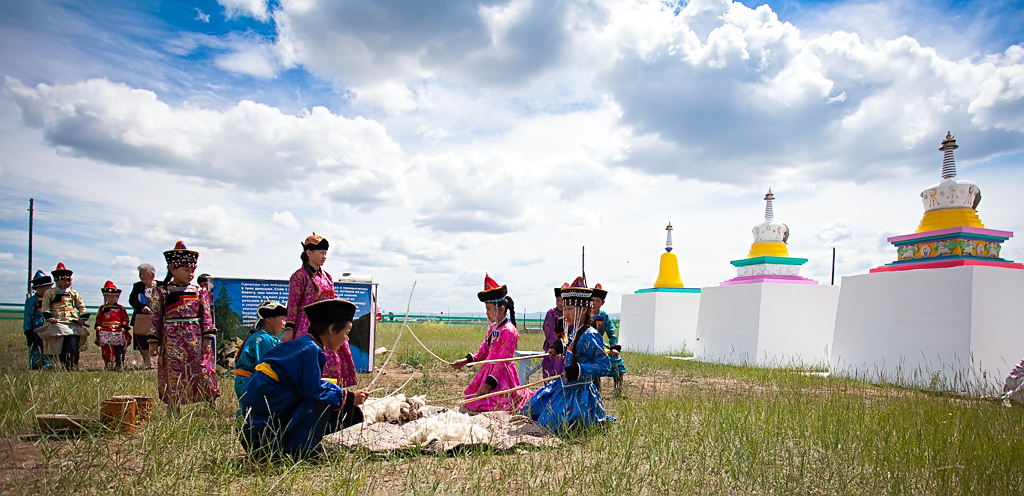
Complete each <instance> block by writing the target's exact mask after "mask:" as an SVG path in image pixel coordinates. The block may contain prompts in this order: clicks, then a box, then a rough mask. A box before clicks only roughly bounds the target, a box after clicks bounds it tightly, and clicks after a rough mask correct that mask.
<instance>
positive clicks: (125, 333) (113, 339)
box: [96, 281, 132, 370]
mask: <svg viewBox="0 0 1024 496" xmlns="http://www.w3.org/2000/svg"><path fill="white" fill-rule="evenodd" d="M100 291H101V292H103V306H101V307H100V310H99V312H98V313H97V314H96V345H97V346H99V347H100V349H101V350H102V351H103V368H105V369H106V370H121V368H123V367H124V352H125V349H126V348H127V347H128V345H130V344H131V343H132V335H131V333H130V332H129V330H130V329H131V327H130V326H129V325H128V322H129V319H128V312H127V311H126V310H125V309H124V307H123V306H121V305H120V304H119V303H118V302H117V299H118V297H120V296H121V290H120V289H117V286H115V285H114V283H113V282H111V281H107V283H106V284H104V285H103V289H101V290H100Z"/></svg>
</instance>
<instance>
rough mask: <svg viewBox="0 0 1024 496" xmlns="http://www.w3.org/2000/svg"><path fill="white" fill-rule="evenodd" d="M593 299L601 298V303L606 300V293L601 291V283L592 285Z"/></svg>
mask: <svg viewBox="0 0 1024 496" xmlns="http://www.w3.org/2000/svg"><path fill="white" fill-rule="evenodd" d="M594 297H595V298H601V300H602V301H603V300H606V299H608V292H607V291H605V290H604V289H601V283H597V284H595V285H594Z"/></svg>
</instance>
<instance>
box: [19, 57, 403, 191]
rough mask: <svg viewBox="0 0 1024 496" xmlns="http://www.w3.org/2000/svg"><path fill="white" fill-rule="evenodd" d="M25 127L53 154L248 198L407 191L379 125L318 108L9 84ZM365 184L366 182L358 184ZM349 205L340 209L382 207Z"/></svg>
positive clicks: (121, 89) (85, 85)
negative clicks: (294, 110) (205, 184)
mask: <svg viewBox="0 0 1024 496" xmlns="http://www.w3.org/2000/svg"><path fill="white" fill-rule="evenodd" d="M6 83H7V87H8V88H9V89H10V90H11V91H12V92H13V93H14V95H15V100H16V102H17V103H18V105H19V107H20V109H21V111H22V115H23V116H24V118H25V121H26V122H27V123H28V124H29V125H31V126H34V127H38V128H41V129H43V134H44V136H45V138H46V140H47V141H48V142H49V143H50V144H51V145H52V146H54V147H55V148H57V150H58V152H59V153H61V154H64V155H68V156H82V157H88V158H91V159H94V160H99V161H103V162H107V163H111V164H115V165H121V166H125V167H143V168H151V169H158V170H163V171H166V172H169V173H172V174H179V175H185V176H193V177H198V178H203V179H209V180H215V181H219V182H224V183H230V184H238V185H242V186H244V187H248V188H253V189H264V188H268V187H269V185H271V184H275V185H280V184H281V179H282V178H285V185H288V184H290V182H291V181H294V180H295V179H296V178H309V176H312V175H316V174H318V173H322V174H328V173H329V174H331V175H333V176H338V175H341V176H346V175H348V176H352V177H363V176H367V175H369V176H373V177H374V178H376V181H377V184H379V186H380V188H381V189H384V188H386V189H387V190H389V191H391V190H395V189H400V188H402V187H403V179H402V178H403V174H402V172H403V168H404V165H403V161H402V151H401V148H400V147H399V146H398V145H397V144H396V143H395V142H394V141H393V140H392V139H391V138H390V137H389V136H388V135H387V132H386V131H385V129H384V127H383V126H382V125H381V124H379V123H378V122H375V121H372V120H368V119H364V118H362V117H356V118H353V119H348V118H345V117H342V116H340V115H336V114H333V113H331V112H330V111H329V110H327V109H326V108H323V107H314V108H313V109H312V110H311V111H304V112H302V113H301V114H300V115H286V114H283V113H282V112H281V111H280V110H279V109H277V108H273V107H270V106H267V105H264V104H260V103H255V102H251V101H242V102H239V103H238V104H237V105H235V106H234V107H231V108H229V109H227V110H223V111H218V110H212V109H204V108H198V107H195V106H192V105H190V104H188V103H185V104H182V105H180V106H170V105H168V104H166V103H164V102H162V101H160V100H159V99H157V97H156V95H155V94H154V93H152V92H150V91H146V90H140V89H134V88H130V87H128V86H127V85H124V84H116V83H111V82H109V81H106V80H103V79H92V80H88V81H83V82H80V83H76V84H69V85H54V86H50V85H46V84H40V85H37V86H35V87H28V86H25V85H24V84H22V83H21V82H20V81H18V80H16V79H12V78H9V77H8V78H7V79H6ZM364 181H365V179H364ZM386 196H387V195H386V194H384V193H382V192H381V191H377V192H375V193H374V194H373V195H372V198H368V197H366V196H359V195H352V196H346V197H335V198H336V199H337V201H340V202H349V203H356V202H358V201H362V200H364V199H366V200H368V201H371V202H373V201H378V200H379V199H380V198H383V197H386Z"/></svg>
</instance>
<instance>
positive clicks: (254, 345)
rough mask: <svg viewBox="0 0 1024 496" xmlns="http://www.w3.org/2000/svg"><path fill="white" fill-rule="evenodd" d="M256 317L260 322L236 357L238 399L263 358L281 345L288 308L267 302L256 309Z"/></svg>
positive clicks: (243, 343)
mask: <svg viewBox="0 0 1024 496" xmlns="http://www.w3.org/2000/svg"><path fill="white" fill-rule="evenodd" d="M256 316H257V317H259V320H257V321H256V324H255V325H253V326H252V330H250V331H249V335H248V336H246V337H245V341H244V342H242V346H239V347H238V353H237V354H236V355H235V396H236V397H238V398H241V397H242V389H244V388H245V382H246V381H247V380H248V379H249V377H251V376H252V374H253V373H255V372H256V366H257V365H259V364H260V363H261V362H263V357H264V356H266V354H267V352H269V351H270V350H272V349H274V347H275V346H277V345H278V344H280V343H281V336H282V335H283V334H284V324H285V318H286V317H287V316H288V308H287V307H285V306H284V305H282V304H280V303H278V302H276V301H270V300H267V301H265V302H263V304H261V305H260V306H259V308H257V309H256Z"/></svg>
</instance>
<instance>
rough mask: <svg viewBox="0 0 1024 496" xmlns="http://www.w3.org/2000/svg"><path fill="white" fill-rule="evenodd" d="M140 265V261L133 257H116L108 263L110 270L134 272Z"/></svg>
mask: <svg viewBox="0 0 1024 496" xmlns="http://www.w3.org/2000/svg"><path fill="white" fill-rule="evenodd" d="M141 263H142V260H141V259H139V257H136V256H135V255H118V256H116V257H114V259H113V260H111V261H110V265H109V267H110V268H112V269H128V270H134V269H135V268H136V267H138V266H139V264H141Z"/></svg>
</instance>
